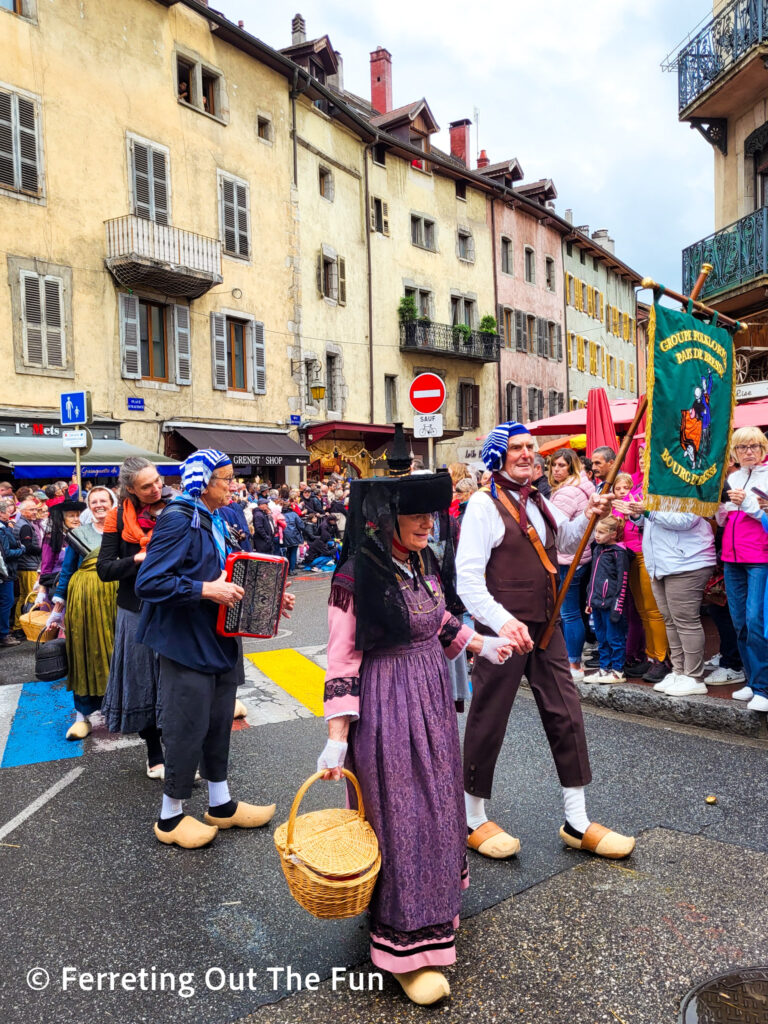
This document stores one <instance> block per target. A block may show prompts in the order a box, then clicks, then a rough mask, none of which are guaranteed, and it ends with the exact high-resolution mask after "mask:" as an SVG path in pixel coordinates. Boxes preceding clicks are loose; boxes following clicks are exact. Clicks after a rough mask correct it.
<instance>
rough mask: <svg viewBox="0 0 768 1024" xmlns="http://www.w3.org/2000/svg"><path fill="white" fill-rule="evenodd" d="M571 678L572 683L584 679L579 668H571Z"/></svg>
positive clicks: (580, 681)
mask: <svg viewBox="0 0 768 1024" xmlns="http://www.w3.org/2000/svg"><path fill="white" fill-rule="evenodd" d="M571 679H572V680H573V681H574V683H582V682H583V681H584V673H583V672H582V671H581V669H580V668H572V669H571Z"/></svg>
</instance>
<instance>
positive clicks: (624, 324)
mask: <svg viewBox="0 0 768 1024" xmlns="http://www.w3.org/2000/svg"><path fill="white" fill-rule="evenodd" d="M621 336H622V338H623V339H624V341H629V313H623V314H622V317H621Z"/></svg>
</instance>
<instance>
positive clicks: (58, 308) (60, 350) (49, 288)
mask: <svg viewBox="0 0 768 1024" xmlns="http://www.w3.org/2000/svg"><path fill="white" fill-rule="evenodd" d="M62 285H63V282H62V280H61V278H60V277H46V278H45V285H44V290H45V348H46V352H45V356H46V358H45V365H46V366H48V367H49V368H50V369H60V368H62V367H64V366H65V365H66V358H65V357H66V353H65V344H64V320H63V316H62V308H63V305H64V304H63V302H62V294H61V293H62Z"/></svg>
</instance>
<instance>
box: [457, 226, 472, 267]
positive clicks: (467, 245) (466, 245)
mask: <svg viewBox="0 0 768 1024" xmlns="http://www.w3.org/2000/svg"><path fill="white" fill-rule="evenodd" d="M457 252H458V257H459V259H460V260H465V261H466V262H467V263H474V262H475V240H474V239H473V237H472V235H471V234H470V232H469V231H461V230H460V231H459V232H458V243H457Z"/></svg>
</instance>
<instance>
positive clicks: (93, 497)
mask: <svg viewBox="0 0 768 1024" xmlns="http://www.w3.org/2000/svg"><path fill="white" fill-rule="evenodd" d="M77 504H78V505H79V506H80V507H81V508H82V507H83V503H82V502H78V503H77ZM114 504H115V497H114V495H113V494H112V492H111V491H110V490H109V489H108V488H106V487H94V488H92V489H91V490H90V491H89V492H88V501H87V507H88V508H89V509H90V512H91V515H92V516H93V519H92V522H90V523H89V524H88V525H87V526H76V527H75V528H74V529H69V530H67V540H68V547H67V551H66V554H65V556H64V563H63V565H62V567H61V572H60V573H59V581H58V584H57V585H56V590H55V591H54V594H53V612H52V613H51V615H50V617H49V619H48V625H49V626H59V627H61V626H62V625H63V627H64V632H65V636H66V639H67V664H68V673H67V689H68V690H70V691H71V692H72V696H73V699H74V704H75V721H74V722H73V724H72V725H71V726H70V728H69V729H68V730H67V739H68V740H81V739H84V738H85V737H86V736H87V735H88V734H89V733H90V732H91V730H92V728H93V726H92V725H91V723H90V721H89V716H90V715H92V714H93V713H94V712H96V711H98V710H99V709H100V708H101V701H102V698H103V697H104V693H105V691H106V688H107V679H108V678H109V662H110V659H111V657H112V647H113V646H114V642H115V618H116V616H117V583H114V582H113V583H102V581H101V580H100V579H99V577H98V575H97V573H96V559H97V557H98V553H99V547H100V546H101V533H102V530H103V528H104V520H105V519H106V517H107V513H108V512H109V510H110V509H111V508H112V507H113V505H114Z"/></svg>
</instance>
